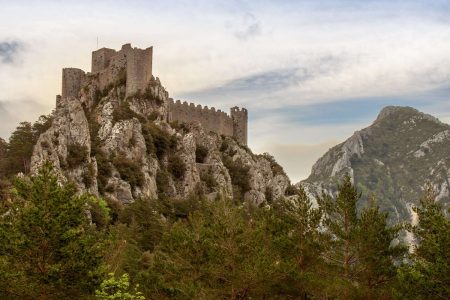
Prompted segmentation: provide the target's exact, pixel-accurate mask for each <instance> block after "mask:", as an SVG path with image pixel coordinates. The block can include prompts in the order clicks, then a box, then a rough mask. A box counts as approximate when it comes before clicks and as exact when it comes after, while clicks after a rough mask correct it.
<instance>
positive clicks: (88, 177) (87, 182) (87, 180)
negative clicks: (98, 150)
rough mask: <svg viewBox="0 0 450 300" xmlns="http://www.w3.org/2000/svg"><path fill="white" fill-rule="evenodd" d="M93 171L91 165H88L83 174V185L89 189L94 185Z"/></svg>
mask: <svg viewBox="0 0 450 300" xmlns="http://www.w3.org/2000/svg"><path fill="white" fill-rule="evenodd" d="M94 177H95V170H94V166H93V165H92V164H89V166H88V168H87V170H84V172H83V178H82V179H83V183H84V186H85V187H90V186H91V185H92V184H93V183H94Z"/></svg>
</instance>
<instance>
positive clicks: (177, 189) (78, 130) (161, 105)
mask: <svg viewBox="0 0 450 300" xmlns="http://www.w3.org/2000/svg"><path fill="white" fill-rule="evenodd" d="M126 82H127V78H126V74H124V73H121V74H119V75H118V76H117V78H116V79H115V81H114V82H113V83H112V84H109V85H108V86H106V87H105V88H103V89H100V88H99V86H100V85H99V81H98V77H96V76H88V78H87V83H86V84H85V85H84V86H83V87H82V88H81V91H80V93H79V94H78V96H77V97H57V103H56V109H55V111H54V112H53V115H52V124H51V126H50V128H49V129H48V130H46V131H45V132H44V133H42V134H41V135H40V137H39V139H38V141H37V143H36V145H35V147H34V150H33V155H32V158H31V171H32V172H36V171H37V170H38V169H39V166H40V165H42V163H43V162H44V161H46V160H49V161H51V162H52V164H53V165H54V166H55V168H56V171H57V172H58V175H59V177H60V180H61V181H66V180H70V181H74V182H75V183H76V185H77V187H78V189H79V191H81V192H89V193H91V194H94V195H102V196H104V197H106V198H108V199H113V200H116V201H120V202H122V203H129V202H133V201H134V200H136V199H137V198H139V197H149V198H156V197H158V198H161V197H170V198H174V199H181V198H185V197H187V196H189V195H190V194H192V193H202V194H205V195H206V196H207V197H208V198H215V197H217V196H218V195H222V196H225V197H231V196H234V197H235V198H238V199H246V200H248V201H251V202H253V203H255V204H260V203H262V202H264V201H270V200H271V199H275V198H278V197H280V196H283V195H284V194H285V191H286V189H287V187H288V186H289V184H290V182H289V179H288V177H287V176H286V175H285V173H284V171H283V169H282V168H281V167H280V166H279V165H278V164H277V163H276V162H275V161H274V159H273V158H272V157H271V156H270V155H254V154H253V153H252V152H251V150H250V149H249V148H248V147H246V146H245V145H243V144H241V143H238V142H237V141H236V140H235V139H234V138H233V137H226V136H223V135H219V134H217V133H214V132H211V131H207V130H205V129H204V128H203V127H202V126H201V124H200V123H199V122H194V123H178V122H170V123H169V122H168V121H167V120H168V108H169V105H170V100H171V99H169V96H168V92H167V91H166V90H165V89H164V87H163V86H162V85H161V83H160V82H159V79H157V78H156V79H155V78H153V79H152V80H151V81H150V83H149V85H148V86H147V88H146V90H145V92H143V93H136V94H133V95H131V96H126Z"/></svg>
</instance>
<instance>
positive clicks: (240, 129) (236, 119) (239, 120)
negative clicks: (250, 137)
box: [231, 106, 248, 145]
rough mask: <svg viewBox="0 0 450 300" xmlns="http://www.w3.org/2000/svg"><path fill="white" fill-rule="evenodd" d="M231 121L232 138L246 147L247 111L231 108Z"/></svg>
mask: <svg viewBox="0 0 450 300" xmlns="http://www.w3.org/2000/svg"><path fill="white" fill-rule="evenodd" d="M231 119H232V120H233V137H235V138H236V140H237V141H238V142H239V143H241V144H244V145H247V122H248V111H247V109H245V108H242V109H239V107H237V106H235V107H232V108H231Z"/></svg>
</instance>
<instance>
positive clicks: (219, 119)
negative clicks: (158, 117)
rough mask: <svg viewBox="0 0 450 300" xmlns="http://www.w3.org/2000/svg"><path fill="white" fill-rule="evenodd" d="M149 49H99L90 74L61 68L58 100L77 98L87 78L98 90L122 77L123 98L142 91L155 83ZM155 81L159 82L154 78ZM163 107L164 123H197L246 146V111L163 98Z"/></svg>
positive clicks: (128, 47) (127, 46)
mask: <svg viewBox="0 0 450 300" xmlns="http://www.w3.org/2000/svg"><path fill="white" fill-rule="evenodd" d="M152 61H153V47H149V48H147V49H139V48H132V47H131V45H130V44H125V45H123V46H122V48H121V49H120V50H119V51H116V50H114V49H108V48H101V49H98V50H96V51H93V52H92V65H91V72H90V73H87V74H86V73H85V72H84V71H83V70H81V69H76V68H64V69H63V72H62V94H61V97H62V98H69V97H73V98H79V96H80V91H81V89H82V88H83V87H84V86H85V85H86V84H87V83H88V78H92V77H95V78H96V79H97V88H98V89H99V90H102V89H104V88H106V87H107V86H108V85H110V84H112V83H114V82H116V81H117V79H118V78H120V77H121V76H124V78H126V89H125V91H126V92H125V96H126V97H133V96H134V95H136V94H138V93H141V92H144V91H146V90H147V88H149V85H150V84H151V83H152V82H154V81H155V78H154V77H153V74H152ZM156 81H158V82H159V80H158V79H156ZM164 98H166V99H163V100H167V101H163V103H164V104H163V105H166V106H167V112H168V113H167V116H165V119H166V121H168V122H173V121H178V122H182V123H192V122H199V123H200V124H201V125H202V126H203V128H204V129H205V130H207V131H213V132H216V133H218V134H223V135H225V136H232V137H234V138H235V139H236V140H237V141H238V142H240V143H241V144H244V145H247V122H248V112H247V109H245V108H242V109H239V108H238V107H233V108H231V111H230V112H231V113H230V115H228V114H227V113H225V112H222V111H221V110H217V111H216V109H215V108H214V107H212V108H208V107H207V106H205V107H202V106H201V105H195V104H193V103H190V104H188V103H187V102H181V101H180V100H177V101H174V100H173V99H171V98H168V96H167V97H164Z"/></svg>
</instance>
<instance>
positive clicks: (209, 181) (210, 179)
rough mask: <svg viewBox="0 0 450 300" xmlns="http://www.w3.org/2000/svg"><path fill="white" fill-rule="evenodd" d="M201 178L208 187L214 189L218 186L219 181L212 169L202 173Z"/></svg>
mask: <svg viewBox="0 0 450 300" xmlns="http://www.w3.org/2000/svg"><path fill="white" fill-rule="evenodd" d="M200 180H201V181H203V182H204V183H205V185H206V187H207V188H208V189H213V188H215V187H216V186H217V181H216V179H215V178H214V176H213V174H212V170H211V169H208V171H207V172H201V173H200Z"/></svg>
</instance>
